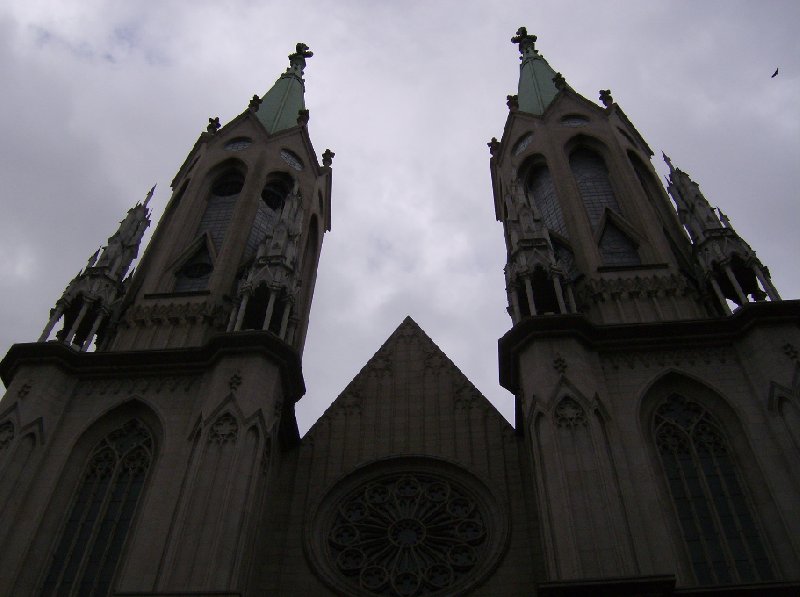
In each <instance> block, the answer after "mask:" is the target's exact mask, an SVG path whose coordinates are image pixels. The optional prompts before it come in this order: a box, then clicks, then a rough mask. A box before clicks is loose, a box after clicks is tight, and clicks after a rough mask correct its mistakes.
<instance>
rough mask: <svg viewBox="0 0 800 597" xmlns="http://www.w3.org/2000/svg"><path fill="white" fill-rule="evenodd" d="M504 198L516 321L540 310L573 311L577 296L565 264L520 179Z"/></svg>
mask: <svg viewBox="0 0 800 597" xmlns="http://www.w3.org/2000/svg"><path fill="white" fill-rule="evenodd" d="M505 202H506V212H507V214H508V216H507V219H506V226H507V229H508V235H509V242H510V247H509V254H508V262H507V264H506V267H505V270H504V271H505V277H506V292H507V294H508V301H509V305H510V309H509V310H510V314H511V318H512V320H513V322H514V323H517V322H519V321H520V320H521V319H522V318H524V317H528V316H530V315H538V314H540V313H568V312H574V311H575V299H574V296H573V294H572V288H571V287H569V286H566V284H565V280H564V267H563V264H562V263H561V262H560V261H559V260H558V258H557V256H556V252H555V249H554V247H553V243H552V241H551V239H550V234H549V233H548V231H547V226H546V225H545V223H544V222H543V220H542V215H541V214H540V213H539V211H538V209H537V208H536V206H535V205H531V204H530V202H529V200H528V198H527V196H526V194H525V190H524V188H522V185H521V184H520V183H519V181H515V182H514V183H513V184H512V186H511V192H510V193H508V194H507V195H506V197H505ZM565 288H566V291H565ZM565 295H566V301H565Z"/></svg>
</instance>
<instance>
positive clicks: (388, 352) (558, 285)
mask: <svg viewBox="0 0 800 597" xmlns="http://www.w3.org/2000/svg"><path fill="white" fill-rule="evenodd" d="M512 41H513V42H514V43H515V44H517V45H518V47H519V51H520V53H521V65H520V81H519V91H518V94H517V95H514V96H509V97H508V106H509V115H508V119H507V121H506V125H505V129H504V131H503V134H502V136H501V139H500V140H499V141H498V140H497V139H492V141H491V142H490V143H489V149H490V153H491V160H490V170H491V176H492V184H493V188H494V205H495V211H496V216H497V220H498V221H500V222H502V224H503V231H504V236H505V240H506V246H507V251H508V260H507V263H506V267H505V277H506V290H507V293H508V311H509V314H510V316H511V320H512V324H513V325H512V326H511V328H510V330H509V331H508V333H506V334H505V336H503V338H501V339H500V341H499V375H500V383H501V384H502V385H503V387H505V388H506V389H508V390H509V391H510V392H512V394H513V395H514V396H515V398H516V422H515V425H514V426H513V427H512V426H511V425H509V424H508V423H507V422H506V421H505V419H504V418H503V417H502V416H500V414H499V413H498V412H497V411H496V410H495V408H494V407H493V406H492V405H491V404H490V403H489V402H488V401H487V400H486V398H484V397H483V396H482V395H481V394H480V393H479V392H478V390H476V389H475V387H474V386H473V385H472V384H471V383H470V381H469V380H468V379H467V378H466V377H465V376H464V375H463V374H462V373H461V372H460V371H459V370H458V368H457V367H456V366H455V365H454V364H453V363H452V362H451V361H450V360H449V359H448V358H447V356H446V355H445V354H443V353H442V351H441V350H439V348H438V347H437V346H436V344H435V343H434V341H433V340H431V339H430V338H429V337H428V336H427V335H426V334H425V332H424V331H422V330H421V329H420V328H419V326H418V325H417V324H416V323H415V322H414V321H413V320H412V319H411V318H410V317H409V318H406V319H405V320H404V321H403V322H402V323H400V325H399V326H398V327H397V329H396V330H395V331H394V332H393V333H392V335H391V336H390V337H389V338H388V339H387V340H386V342H385V343H384V344H383V346H381V347H380V348H379V349H378V351H377V352H376V353H375V355H374V356H373V357H372V358H371V359H370V360H369V362H368V363H367V364H366V365H365V366H364V368H363V369H362V370H361V371H360V372H359V373H358V374H357V375H356V376H355V378H354V379H353V381H352V382H351V383H350V384H349V385H348V386H347V387H346V388H345V389H344V391H343V392H342V393H341V394H340V395H339V397H338V398H337V399H336V400H334V401H333V403H332V404H331V406H330V407H329V408H328V410H327V411H326V412H325V414H323V415H322V417H320V419H319V420H318V421H317V422H316V423H315V424H314V426H313V427H312V428H311V429H310V430H309V431H308V433H307V434H306V435H305V436H304V437H302V438H301V437H299V434H298V430H297V424H296V421H295V415H294V404H295V402H297V401H298V400H299V399H300V398H301V397H302V395H303V393H304V384H303V377H302V371H301V363H302V353H303V345H304V341H305V337H306V331H307V328H308V323H309V313H310V310H311V302H312V296H313V291H314V283H315V279H316V270H317V264H318V261H319V255H320V251H321V248H322V244H323V237H324V234H325V232H326V231H328V230H330V222H331V209H332V203H331V191H332V178H331V177H332V162H333V157H334V154H333V152H331V151H330V150H326V151H325V152H323V153H322V154H321V162H320V160H319V159H318V158H317V154H316V152H315V150H314V148H313V146H312V143H311V139H310V138H309V135H308V129H307V126H306V125H307V122H308V111H307V110H306V108H305V102H304V96H303V91H304V83H303V70H304V67H305V65H306V60H307V59H308V58H309V57H311V55H312V53H311V52H310V51H309V49H308V47H306V46H305V45H303V44H298V46H297V49H296V52H295V53H293V54H292V55H291V56H289V61H290V65H289V68H288V69H287V70H286V72H285V73H283V74H282V75H281V76H280V78H279V79H278V80H277V81H276V83H275V85H274V86H273V87H272V88H271V89H270V90H269V91H268V92H267V93H266V95H264V96H263V97H262V98H259V97H257V96H255V97H253V99H252V100H251V101H250V105H249V107H248V108H247V109H246V110H245V111H244V112H243V113H242V114H241V115H240V116H238V117H237V118H235V119H234V120H232V121H231V122H229V123H227V124H226V125H224V126H221V125H220V123H219V121H218V120H217V119H213V120H210V121H209V125H208V131H207V132H205V133H203V134H202V135H201V136H200V138H199V139H198V141H197V143H196V144H195V146H194V147H193V148H192V150H191V151H190V153H189V155H188V156H187V158H186V161H185V162H184V164H183V166H182V167H181V168H180V170H179V172H178V174H177V175H176V176H175V179H174V180H173V182H172V188H173V195H172V198H171V200H170V201H169V204H168V205H167V207H166V210H165V212H164V215H163V216H162V218H161V221H160V223H159V224H158V227H157V229H156V230H155V233H154V235H153V238H152V240H151V242H150V244H149V246H148V247H147V250H146V251H145V253H144V255H143V256H142V258H141V260H140V262H139V264H138V266H137V268H136V270H135V272H133V273H129V269H130V266H131V264H132V262H133V260H134V259H135V258H136V256H137V254H138V251H139V244H140V241H141V238H142V235H143V233H144V231H145V229H146V228H147V226H148V225H149V223H150V219H149V217H150V213H149V210H148V201H149V198H150V196H151V194H152V192H151V194H150V195H148V197H147V199H146V200H145V201H144V202H142V203H137V204H136V205H135V206H134V207H133V208H131V209H130V210H129V212H128V214H127V215H126V217H125V219H124V220H123V221H122V222H121V224H120V227H119V229H118V230H117V232H116V233H115V234H114V235H113V236H112V237H110V238H109V240H108V244H107V246H106V247H104V248H103V249H102V251H99V252H98V253H97V254H95V255H93V256H92V257H91V258H90V259H89V261H88V263H87V264H86V266H85V267H84V268H83V269H82V270H81V272H80V273H79V274H78V275H77V276H76V277H75V278H74V279H73V280H72V281H71V282H70V283H69V285H68V286H67V288H66V290H65V291H64V294H63V296H62V297H61V298H60V299H59V300H58V302H57V303H56V306H55V308H54V309H53V310H52V312H51V314H50V315H51V317H50V320H49V322H47V325H46V327H45V329H44V331H43V333H42V335H41V337H40V338H39V341H38V342H35V343H29V344H17V345H14V346H13V347H12V348H11V349H10V351H9V352H8V354H7V355H6V357H5V359H4V360H3V361H2V363H0V374H1V375H2V378H3V381H4V382H5V384H6V387H7V388H8V391H7V394H6V396H5V397H4V398H3V400H2V402H0V474H1V475H2V482H1V483H0V545H1V546H2V547H1V548H0V594H4V595H29V594H35V595H79V596H84V595H120V596H122V595H125V596H131V597H132V596H142V597H143V596H157V595H158V596H164V597H166V596H177V595H197V596H201V595H208V596H210V595H214V596H218V597H220V596H231V597H233V596H255V595H287V596H294V595H298V596H312V595H358V596H365V597H374V596H393V597H399V596H444V595H467V594H469V595H484V596H487V597H488V596H498V595H519V596H522V595H526V596H527V595H543V596H548V595H549V596H566V595H587V596H588V595H608V596H614V595H754V596H755V595H795V594H798V591H800V515H798V514H799V513H800V478H798V475H797V473H796V471H797V470H800V329H799V328H798V324H799V323H800V302H798V301H784V300H781V297H780V296H779V294H778V291H777V290H776V288H775V287H774V285H773V284H772V282H771V280H770V276H769V271H768V269H767V268H766V267H765V265H764V264H762V263H761V262H760V261H759V260H758V258H757V257H756V254H755V252H754V251H753V250H752V249H751V248H750V246H749V245H748V244H747V242H745V240H744V239H742V238H741V237H740V236H739V235H738V234H737V233H736V231H735V229H734V228H733V226H732V225H731V223H730V221H729V220H728V218H727V217H726V216H725V215H724V214H723V213H722V212H721V211H719V210H718V209H714V208H712V207H711V206H710V204H709V203H708V201H707V200H706V199H705V198H704V196H703V195H702V193H701V192H700V189H699V187H698V185H697V184H696V183H694V182H693V181H692V179H691V178H690V177H689V176H688V174H686V173H685V172H683V171H681V170H680V169H678V168H677V167H675V166H673V165H672V163H671V162H670V161H669V159H668V158H666V156H665V159H667V162H668V164H669V167H670V175H669V180H668V190H669V195H668V194H667V193H666V192H665V191H664V188H663V187H662V185H661V184H660V183H659V181H658V178H657V176H656V173H655V171H654V169H653V167H652V165H651V162H650V158H651V156H652V151H651V150H650V148H649V147H648V145H647V143H646V142H645V141H644V139H642V137H641V136H640V135H639V133H638V132H637V131H636V129H635V128H634V126H633V124H632V123H631V121H630V120H629V119H628V118H627V116H626V115H625V113H624V112H623V111H622V109H621V108H620V107H619V106H618V105H617V104H616V103H615V102H614V100H613V98H612V97H611V93H610V91H608V90H604V91H601V92H600V98H599V99H600V104H597V103H594V102H592V101H589V100H587V99H586V98H584V97H582V96H581V95H579V94H578V93H577V92H575V91H574V90H573V89H572V88H571V87H570V85H569V84H568V82H567V81H566V80H565V79H564V77H563V76H562V75H561V74H560V73H556V72H554V71H553V70H552V69H551V67H550V66H549V64H548V63H547V62H546V61H545V59H544V58H543V57H542V55H541V54H540V53H539V52H538V50H536V48H535V41H536V38H535V36H532V35H529V34H528V33H527V32H526V31H525V29H524V28H523V29H520V30H519V31H518V32H517V35H516V36H515V37H514V39H513V40H512ZM488 200H490V198H488V197H487V201H488ZM487 226H488V223H487ZM499 265H500V264H498V266H499ZM329 307H331V306H329V305H317V307H316V308H317V309H326V308H329Z"/></svg>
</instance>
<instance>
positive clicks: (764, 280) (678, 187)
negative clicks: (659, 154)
mask: <svg viewBox="0 0 800 597" xmlns="http://www.w3.org/2000/svg"><path fill="white" fill-rule="evenodd" d="M664 161H665V162H666V163H667V166H669V177H668V178H667V190H668V191H669V194H670V195H671V196H672V198H673V199H674V201H675V205H676V207H677V210H678V218H679V219H680V221H681V224H683V226H684V228H686V231H687V232H688V233H689V237H690V238H691V240H692V247H693V253H694V257H695V259H696V265H697V267H698V270H699V276H700V278H701V280H702V282H703V283H704V284H706V285H707V286H709V287H710V288H711V290H712V291H713V293H714V296H715V297H716V299H717V301H718V302H719V305H720V308H721V309H722V311H723V312H724V313H727V314H730V312H731V310H730V307H729V306H728V300H730V301H732V302H734V303H736V304H737V305H739V306H742V305H744V304H745V303H747V302H750V301H751V300H753V301H762V300H765V299H766V298H769V299H770V300H772V301H779V300H781V297H780V295H779V294H778V291H777V289H776V288H775V286H774V285H773V284H772V280H771V279H770V276H769V270H768V269H767V268H766V267H764V265H763V264H762V263H761V261H759V259H758V257H757V256H756V253H755V251H753V249H752V248H751V247H750V245H749V244H747V242H745V240H744V239H743V238H742V237H740V236H739V234H738V233H737V232H736V230H735V229H734V228H733V226H732V225H731V222H730V220H729V219H728V217H727V216H726V215H725V214H724V213H722V211H721V210H719V209H714V208H713V207H711V205H710V204H709V203H708V200H706V198H705V196H704V195H703V193H702V192H701V191H700V186H699V185H698V184H697V183H696V182H694V181H693V180H692V179H691V178H690V177H689V175H688V174H686V173H685V172H683V171H682V170H680V169H679V168H675V167H674V166H673V165H672V160H670V159H669V157H667V155H664Z"/></svg>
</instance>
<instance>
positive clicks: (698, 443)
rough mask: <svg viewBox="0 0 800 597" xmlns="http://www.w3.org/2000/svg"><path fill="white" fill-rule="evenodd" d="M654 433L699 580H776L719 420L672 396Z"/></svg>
mask: <svg viewBox="0 0 800 597" xmlns="http://www.w3.org/2000/svg"><path fill="white" fill-rule="evenodd" d="M654 432H655V441H656V447H657V449H658V454H659V456H660V459H661V464H662V466H663V470H664V473H665V475H666V480H667V485H668V486H669V492H670V496H671V498H672V502H673V504H674V507H675V512H676V514H677V516H678V521H679V524H680V528H681V533H682V534H683V539H684V542H685V544H686V550H687V552H688V555H689V559H690V561H691V564H692V569H693V571H694V575H695V577H696V580H697V582H698V583H699V584H701V585H708V584H728V583H749V582H755V581H765V580H770V579H772V578H774V574H773V572H772V567H771V565H770V561H769V558H768V556H767V552H766V549H765V546H764V543H763V541H762V539H761V533H760V531H759V528H758V524H757V521H756V518H755V516H754V515H753V511H752V508H751V506H750V502H749V499H748V496H747V494H746V491H745V489H746V487H745V485H744V483H743V480H742V478H741V476H740V471H739V467H738V466H737V462H736V458H735V456H734V454H733V451H732V450H731V448H730V444H729V442H728V439H727V437H726V436H725V433H724V431H723V428H722V426H721V425H720V424H719V422H718V421H717V420H716V418H714V416H712V414H711V413H710V412H709V411H708V410H707V409H705V408H704V407H703V406H701V405H700V404H698V403H696V402H692V401H689V400H687V399H686V398H684V397H683V396H679V395H672V396H670V397H669V398H668V399H667V400H666V401H665V402H664V403H663V404H661V406H659V407H658V409H657V410H656V413H655V419H654Z"/></svg>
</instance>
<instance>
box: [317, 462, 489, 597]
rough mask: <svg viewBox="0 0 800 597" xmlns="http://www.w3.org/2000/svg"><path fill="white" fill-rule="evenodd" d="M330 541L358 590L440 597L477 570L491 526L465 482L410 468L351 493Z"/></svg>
mask: <svg viewBox="0 0 800 597" xmlns="http://www.w3.org/2000/svg"><path fill="white" fill-rule="evenodd" d="M328 541H329V546H330V550H331V557H332V558H334V559H335V562H336V567H337V568H338V570H339V571H340V572H341V573H342V574H344V575H345V576H347V577H348V578H349V579H350V582H352V583H353V584H357V585H358V586H359V587H360V588H362V589H366V590H367V591H369V592H370V593H372V594H375V595H393V596H406V595H434V594H437V593H439V592H440V591H442V590H444V589H447V588H448V587H450V586H451V585H452V584H453V582H455V581H457V580H458V579H460V578H462V577H464V576H465V575H466V574H468V573H469V572H470V571H471V570H472V569H473V568H474V567H475V565H476V564H477V562H478V559H479V558H480V556H481V553H482V551H483V549H482V548H483V545H484V543H485V542H486V523H485V521H484V517H483V515H482V513H481V511H480V509H479V508H478V507H477V504H476V502H475V500H474V499H473V498H471V497H470V496H469V494H468V493H466V492H465V491H464V490H463V489H461V488H460V487H458V486H456V485H454V484H453V483H450V482H448V481H447V480H445V479H442V478H436V477H434V476H432V475H426V474H410V473H406V474H402V475H400V476H386V477H383V478H380V479H376V480H375V481H373V482H371V483H368V484H367V485H365V486H363V487H360V488H359V489H358V490H357V491H354V492H352V493H351V494H350V495H349V496H347V497H346V498H345V499H344V500H343V501H342V503H341V505H340V506H339V509H338V513H337V516H336V517H335V519H334V522H333V525H332V528H331V529H330V532H329V534H328Z"/></svg>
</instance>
